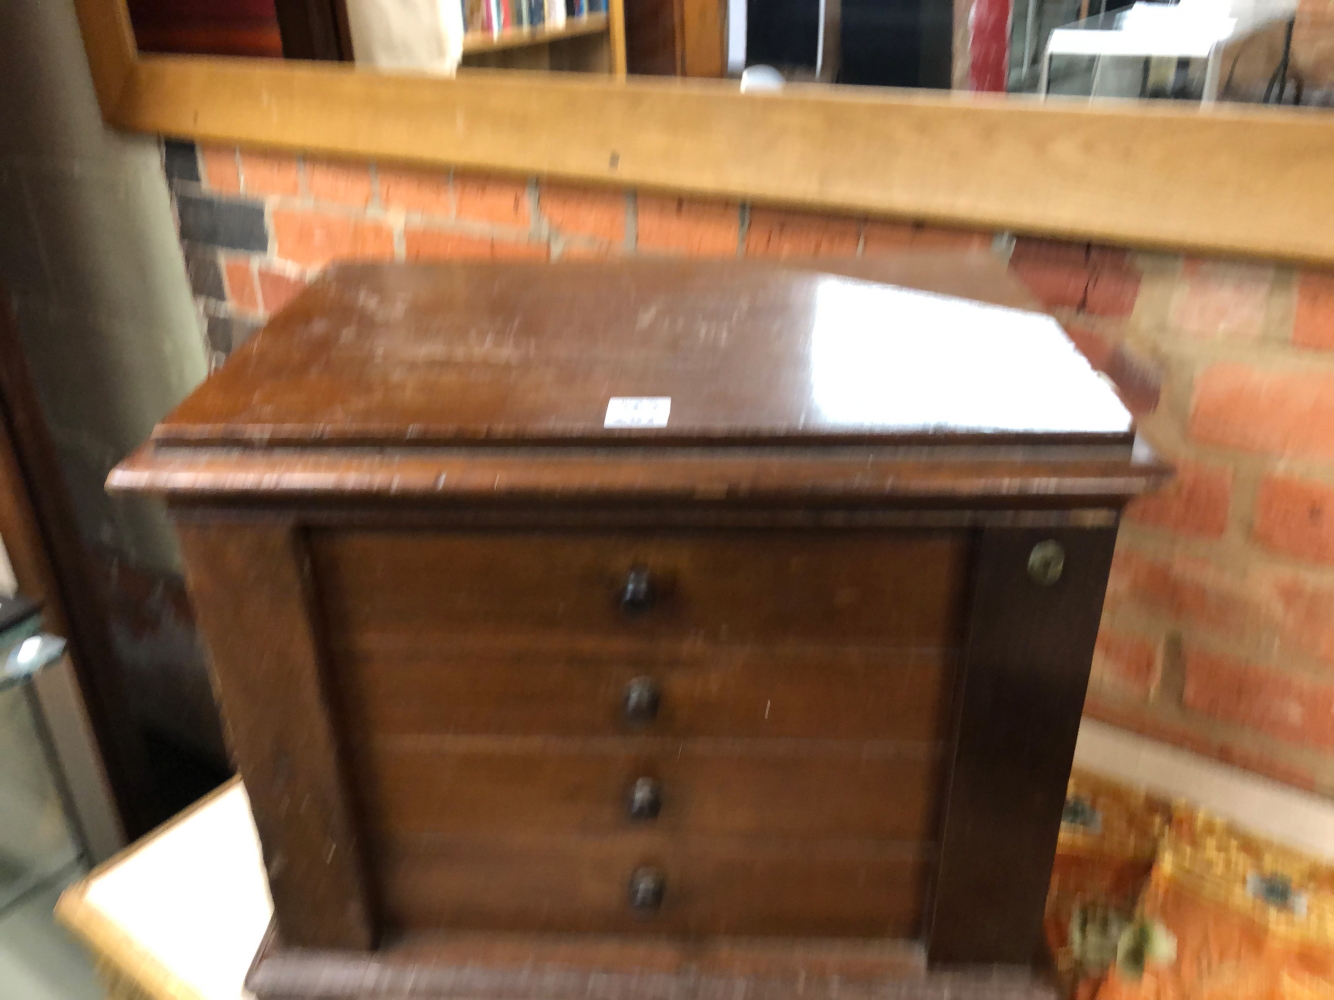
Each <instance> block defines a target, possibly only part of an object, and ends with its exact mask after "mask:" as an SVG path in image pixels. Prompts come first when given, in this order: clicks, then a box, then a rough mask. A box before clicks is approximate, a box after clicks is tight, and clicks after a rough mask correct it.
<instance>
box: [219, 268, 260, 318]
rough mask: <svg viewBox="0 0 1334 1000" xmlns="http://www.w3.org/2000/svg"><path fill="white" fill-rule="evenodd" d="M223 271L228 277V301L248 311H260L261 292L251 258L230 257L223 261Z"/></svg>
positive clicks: (235, 306)
mask: <svg viewBox="0 0 1334 1000" xmlns="http://www.w3.org/2000/svg"><path fill="white" fill-rule="evenodd" d="M222 271H223V274H225V275H226V277H227V301H228V302H230V303H231V304H232V308H233V309H238V310H240V311H241V312H247V313H257V312H259V311H260V310H259V292H258V291H257V290H256V288H255V275H254V272H253V271H252V270H251V267H250V258H249V257H231V258H228V259H226V260H224V261H223V263H222Z"/></svg>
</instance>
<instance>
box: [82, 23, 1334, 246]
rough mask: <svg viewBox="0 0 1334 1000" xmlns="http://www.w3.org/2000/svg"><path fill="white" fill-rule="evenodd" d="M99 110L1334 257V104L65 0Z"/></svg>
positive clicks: (876, 208) (221, 136)
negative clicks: (388, 52) (426, 47)
mask: <svg viewBox="0 0 1334 1000" xmlns="http://www.w3.org/2000/svg"><path fill="white" fill-rule="evenodd" d="M76 7H77V9H78V14H79V20H80V23H81V25H82V30H83V37H84V44H85V47H86V48H87V51H88V61H89V65H90V67H91V69H92V75H93V81H94V84H95V87H96V90H97V96H98V100H99V102H100V104H101V108H102V114H103V117H104V118H105V119H106V120H107V122H109V123H110V124H112V125H114V126H116V127H118V128H122V129H126V130H130V131H137V132H149V133H160V134H163V135H167V136H172V137H177V138H185V139H194V140H197V141H200V142H213V143H228V144H237V145H242V146H257V147H269V148H281V149H292V150H300V151H308V152H312V153H318V154H321V155H326V156H335V157H338V156H342V157H350V158H364V159H375V160H382V161H395V162H402V163H417V164H423V165H431V164H435V165H439V164H449V165H453V166H461V167H466V168H470V169H474V170H483V171H491V172H496V173H508V174H521V175H534V174H535V175H541V176H550V177H557V178H564V179H567V180H573V181H579V182H586V183H597V184H609V185H615V186H618V187H633V188H640V189H648V190H652V189H658V190H668V191H672V192H680V193H688V194H696V195H703V196H708V197H713V198H735V199H744V200H747V201H753V202H760V203H767V204H775V205H787V206H795V207H802V208H808V209H813V210H824V211H839V212H855V213H866V214H871V215H882V216H888V217H898V218H908V219H914V220H922V221H926V222H932V223H941V224H946V225H958V226H967V227H972V228H978V229H994V230H1013V231H1017V232H1023V233H1033V234H1041V235H1050V236H1057V237H1065V238H1077V239H1085V240H1096V241H1100V242H1106V243H1112V244H1120V245H1125V246H1133V247H1145V248H1162V249H1172V250H1188V251H1202V252H1207V253H1222V254H1231V255H1239V256H1248V257H1266V258H1277V259H1286V260H1293V261H1302V262H1314V263H1320V262H1324V263H1334V113H1330V112H1328V111H1326V112H1320V111H1315V110H1310V109H1295V108H1286V109H1281V110H1276V109H1270V108H1264V109H1260V108H1256V107H1254V106H1249V105H1221V106H1220V105H1216V106H1213V107H1211V108H1208V109H1202V108H1200V107H1198V106H1192V107H1189V108H1183V107H1181V106H1178V105H1173V104H1172V103H1170V102H1154V103H1149V102H1125V103H1117V102H1111V101H1108V102H1105V103H1099V104H1095V105H1090V104H1086V103H1079V102H1058V101H1051V102H1049V103H1047V104H1046V105H1043V104H1040V103H1038V102H1036V101H1035V100H1034V99H1032V98H1024V97H1006V96H1005V95H987V94H960V93H957V92H956V93H946V92H939V93H930V92H925V91H922V92H915V91H906V90H905V91H895V90H879V89H870V88H853V87H847V88H841V87H840V88H826V87H813V86H802V87H798V86H793V87H789V88H788V89H787V90H785V91H784V92H783V93H781V94H764V95H758V94H742V93H740V92H739V91H738V88H737V85H736V83H735V82H728V81H721V80H677V79H669V78H660V79H659V78H647V77H644V78H632V79H630V80H628V81H620V80H615V79H612V78H606V77H598V78H585V77H582V76H579V75H576V74H565V75H557V74H536V73H523V72H506V71H493V70H473V71H465V72H463V73H461V74H460V75H459V76H458V77H457V78H455V79H441V78H439V77H431V76H426V75H412V74H381V73H376V72H372V71H366V70H360V71H359V70H357V69H356V68H354V67H352V66H350V65H347V64H337V63H318V62H310V63H293V62H279V61H269V60H254V59H236V58H215V57H203V56H164V55H149V54H140V53H139V52H138V51H137V48H136V46H135V41H134V35H133V32H132V30H131V27H130V19H129V14H128V12H127V9H126V6H125V0H76Z"/></svg>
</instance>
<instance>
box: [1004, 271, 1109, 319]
mask: <svg viewBox="0 0 1334 1000" xmlns="http://www.w3.org/2000/svg"><path fill="white" fill-rule="evenodd" d="M1010 270H1011V271H1012V272H1013V273H1014V276H1015V277H1016V278H1018V279H1019V280H1020V281H1021V282H1023V283H1024V285H1025V287H1027V288H1028V290H1029V291H1030V292H1032V293H1033V294H1034V295H1035V296H1036V297H1037V298H1038V300H1039V301H1040V302H1041V303H1042V304H1043V305H1044V306H1047V307H1048V308H1055V307H1059V306H1064V307H1066V308H1068V309H1078V308H1079V307H1080V306H1081V305H1083V304H1084V293H1085V291H1086V290H1087V289H1088V285H1089V281H1090V280H1091V277H1092V276H1091V275H1090V274H1089V272H1088V269H1087V268H1085V267H1081V266H1075V265H1073V264H1048V263H1044V262H1041V261H1024V260H1019V261H1011V263H1010Z"/></svg>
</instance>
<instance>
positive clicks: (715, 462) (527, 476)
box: [107, 445, 1171, 524]
mask: <svg viewBox="0 0 1334 1000" xmlns="http://www.w3.org/2000/svg"><path fill="white" fill-rule="evenodd" d="M1170 475H1171V469H1170V467H1169V466H1167V465H1166V464H1164V463H1162V462H1159V461H1158V460H1156V459H1155V458H1154V457H1153V455H1152V453H1151V452H1150V453H1148V454H1146V455H1144V456H1141V457H1139V458H1137V459H1134V460H1128V456H1127V455H1126V451H1125V449H1122V448H1116V449H1112V450H1110V451H1106V450H1100V449H1080V450H1078V451H1074V452H1064V453H1062V452H1061V451H1058V450H1055V449H1043V450H1040V451H1039V450H1008V451H1007V450H1006V449H1003V448H990V449H987V450H986V452H985V454H984V455H979V454H978V452H976V451H972V450H970V449H969V448H967V447H960V448H933V447H923V448H915V447H913V448H895V449H857V450H855V451H851V452H843V453H840V452H839V451H835V450H832V449H825V450H823V451H812V450H809V449H790V450H782V449H778V448H773V447H770V448H765V449H762V450H755V449H741V448H737V449H734V450H728V451H725V452H714V453H699V452H687V451H686V450H685V449H682V454H679V455H669V456H662V457H657V456H654V455H653V454H651V453H646V452H643V451H640V450H636V449H629V448H627V449H623V450H618V451H616V452H614V453H608V452H606V451H599V452H589V451H583V450H580V449H575V448H567V449H563V450H562V452H561V453H560V454H553V453H552V450H551V449H517V448H515V449H508V450H505V451H500V450H483V449H476V448H471V449H451V450H440V451H431V452H424V453H423V452H420V451H418V452H409V453H403V452H398V453H394V452H386V451H367V452H363V453H361V454H358V455H356V456H349V455H348V454H347V453H344V452H328V453H326V454H319V453H317V452H316V453H312V452H310V451H302V450H298V449H281V450H279V449H274V450H272V451H268V452H261V451H254V452H245V451H237V450H234V449H229V450H227V451H223V452H219V451H208V450H206V449H197V450H196V449H189V448H174V447H163V446H159V445H148V446H145V447H143V448H141V449H139V450H138V451H136V452H135V453H134V454H133V455H131V456H130V457H129V458H127V459H126V460H125V461H123V462H121V464H120V465H118V466H117V467H116V468H115V469H114V470H113V471H112V473H111V476H110V477H109V478H108V480H107V485H108V487H109V488H110V489H112V490H124V491H130V492H147V493H156V494H160V495H164V496H169V497H172V498H173V499H177V500H181V501H186V502H198V501H201V500H202V501H205V502H208V501H216V500H217V499H219V498H222V497H231V498H235V499H237V500H241V499H242V498H250V499H252V500H262V501H263V502H265V503H269V504H285V505H289V506H291V505H295V506H304V507H306V508H307V509H308V510H309V509H310V504H309V501H310V500H311V499H312V498H315V497H321V496H326V495H330V494H332V495H334V496H338V497H342V498H343V499H344V504H345V505H346V504H351V503H356V502H363V503H364V502H372V503H374V504H376V505H385V506H388V507H398V508H400V509H402V508H412V507H420V506H421V505H422V504H423V503H425V504H429V505H432V506H435V505H438V504H440V503H443V502H447V501H453V502H459V501H462V502H465V503H472V504H496V503H511V504H531V503H540V504H543V505H545V509H546V510H547V511H548V512H550V511H552V510H555V509H560V508H565V507H575V508H577V507H579V506H586V505H587V504H588V503H589V501H590V500H593V499H595V498H596V499H599V500H601V501H602V502H603V503H607V504H611V505H635V504H638V505H649V506H650V507H653V506H661V505H663V504H670V505H673V506H675V507H677V508H682V507H690V508H693V509H695V510H696V511H698V512H703V511H707V510H710V509H713V510H728V509H730V510H735V509H736V508H737V507H738V506H739V505H751V506H752V507H758V508H765V507H768V508H770V509H771V510H773V509H775V508H777V507H780V506H783V505H797V509H796V510H791V509H790V510H789V511H788V513H789V514H790V515H791V516H792V518H793V519H794V520H801V515H802V513H803V512H804V514H805V515H807V516H809V517H811V518H812V519H813V518H814V515H815V512H817V511H820V510H822V509H824V510H840V509H841V510H844V511H846V510H848V509H849V508H855V509H858V508H859V509H863V510H867V509H873V508H875V507H877V506H879V507H881V509H883V505H885V504H893V505H895V507H896V508H897V509H900V510H902V509H918V510H920V509H923V508H942V509H944V510H949V511H953V512H955V515H956V516H955V519H954V522H953V523H956V524H957V523H968V522H969V520H970V518H971V520H972V521H975V522H980V521H981V520H984V519H985V518H986V517H987V516H988V514H987V511H999V510H1005V509H1013V508H1014V506H1015V505H1017V504H1023V505H1026V506H1029V507H1032V508H1039V509H1041V508H1047V509H1051V510H1059V509H1071V508H1089V509H1090V510H1089V511H1088V517H1090V518H1094V519H1097V518H1102V519H1104V520H1105V519H1106V517H1105V516H1104V515H1105V513H1106V510H1107V509H1110V508H1115V507H1119V506H1121V505H1122V504H1124V503H1125V502H1126V501H1127V500H1129V499H1131V498H1133V497H1136V496H1138V495H1140V494H1141V493H1144V492H1147V491H1148V490H1151V489H1155V488H1156V487H1158V486H1160V485H1161V484H1162V483H1164V482H1166V480H1167V479H1168V478H1170ZM1099 511H1101V513H1100V512H1099ZM965 512H971V513H970V515H969V516H963V515H965ZM310 516H314V517H318V516H319V515H318V514H315V513H314V512H312V513H311V515H310ZM644 516H649V515H647V514H641V517H644ZM995 516H1000V515H999V514H997V515H995ZM904 523H907V522H906V521H904Z"/></svg>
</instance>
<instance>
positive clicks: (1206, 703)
mask: <svg viewBox="0 0 1334 1000" xmlns="http://www.w3.org/2000/svg"><path fill="white" fill-rule="evenodd" d="M1185 659H1186V686H1185V690H1184V691H1183V693H1182V698H1181V700H1182V704H1183V705H1184V706H1185V707H1186V708H1187V709H1189V710H1190V711H1193V712H1199V713H1200V714H1202V715H1207V716H1209V717H1211V718H1214V719H1219V720H1221V721H1223V722H1230V723H1232V724H1234V725H1239V726H1245V727H1246V728H1247V729H1253V730H1255V731H1257V732H1261V733H1265V734H1267V735H1269V736H1273V737H1275V738H1276V739H1280V740H1283V741H1285V742H1288V743H1294V744H1297V745H1299V746H1303V747H1308V748H1311V749H1314V750H1321V751H1325V752H1328V751H1331V750H1334V684H1329V683H1324V682H1321V681H1317V680H1314V679H1310V678H1305V677H1296V676H1293V675H1290V674H1284V673H1280V672H1278V671H1276V670H1273V669H1271V668H1269V667H1266V666H1264V665H1262V664H1258V663H1249V662H1245V661H1242V660H1236V659H1233V658H1231V657H1227V656H1220V655H1219V654H1217V653H1209V652H1205V651H1204V650H1199V649H1191V648H1189V647H1187V649H1186V650H1185Z"/></svg>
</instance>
